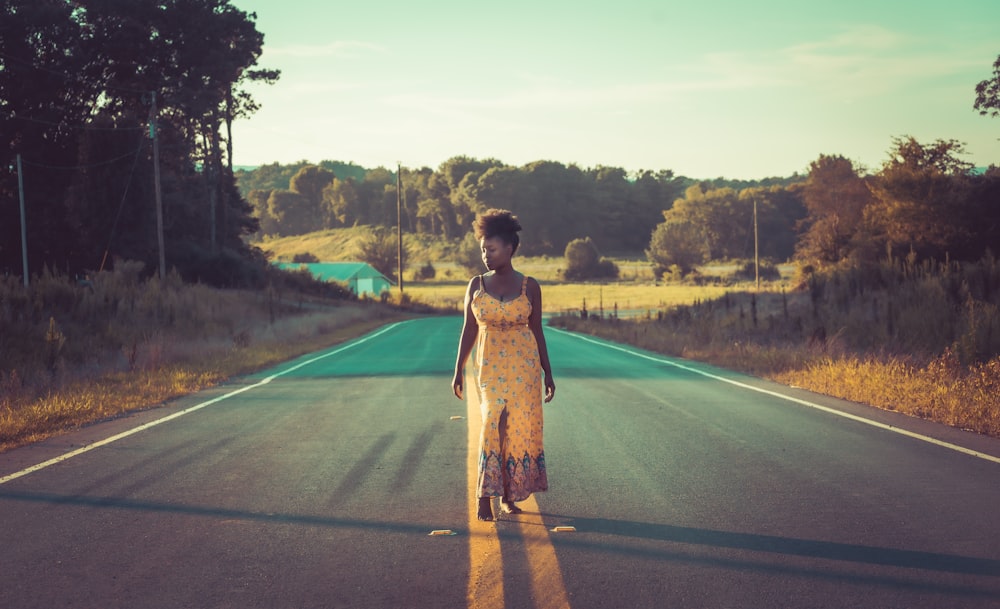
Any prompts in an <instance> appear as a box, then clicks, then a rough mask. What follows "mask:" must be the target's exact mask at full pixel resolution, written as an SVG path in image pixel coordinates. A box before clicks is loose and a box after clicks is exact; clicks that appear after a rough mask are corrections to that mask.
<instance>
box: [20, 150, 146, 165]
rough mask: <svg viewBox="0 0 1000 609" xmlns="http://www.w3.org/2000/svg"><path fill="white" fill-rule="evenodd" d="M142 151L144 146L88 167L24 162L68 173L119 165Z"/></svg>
mask: <svg viewBox="0 0 1000 609" xmlns="http://www.w3.org/2000/svg"><path fill="white" fill-rule="evenodd" d="M140 150H142V144H140V145H139V147H138V148H137V149H135V150H132V151H129V152H128V153H126V154H123V155H121V156H116V157H114V158H111V159H108V160H106V161H100V162H98V163H88V164H87V165H49V164H47V163H35V162H33V161H28V160H24V161H23V162H24V164H25V165H30V166H32V167H41V168H44V169H62V170H67V171H76V170H78V169H93V168H94V167H102V166H104V165H111V164H113V163H117V162H118V161H120V160H122V159H127V158H129V157H130V156H132V155H138V154H139V151H140Z"/></svg>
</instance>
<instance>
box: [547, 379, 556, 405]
mask: <svg viewBox="0 0 1000 609" xmlns="http://www.w3.org/2000/svg"><path fill="white" fill-rule="evenodd" d="M554 397H556V382H555V381H553V380H552V375H551V374H546V375H545V403H546V404H548V403H549V402H551V401H552V398H554Z"/></svg>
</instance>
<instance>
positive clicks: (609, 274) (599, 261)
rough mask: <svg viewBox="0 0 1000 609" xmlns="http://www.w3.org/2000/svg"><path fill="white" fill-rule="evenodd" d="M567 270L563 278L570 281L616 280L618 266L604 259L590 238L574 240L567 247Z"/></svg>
mask: <svg viewBox="0 0 1000 609" xmlns="http://www.w3.org/2000/svg"><path fill="white" fill-rule="evenodd" d="M565 256H566V270H565V271H563V277H565V278H566V279H569V280H581V279H615V278H617V277H618V265H616V264H615V263H614V262H612V261H611V260H608V259H607V258H602V257H601V255H600V253H599V252H598V251H597V246H596V245H595V244H594V242H593V240H591V238H590V237H585V238H583V239H574V240H572V241H570V242H569V243H568V244H567V245H566V253H565Z"/></svg>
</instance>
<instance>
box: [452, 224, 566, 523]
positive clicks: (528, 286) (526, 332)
mask: <svg viewBox="0 0 1000 609" xmlns="http://www.w3.org/2000/svg"><path fill="white" fill-rule="evenodd" d="M473 227H474V228H475V234H476V237H477V238H478V239H479V245H480V248H481V250H482V256H483V263H484V264H485V265H486V269H487V270H488V271H489V272H487V273H486V274H484V275H479V276H478V277H473V278H472V279H471V280H470V281H469V287H468V289H467V290H466V292H465V323H464V325H463V327H462V336H461V338H460V340H459V344H458V359H457V361H456V362H455V379H454V380H453V381H452V389H453V390H454V392H455V396H456V397H458V398H459V399H461V398H462V395H463V393H464V392H463V390H464V383H465V377H464V372H463V368H464V367H465V362H466V360H467V359H468V358H469V355H470V354H471V353H472V349H473V347H475V348H476V357H475V361H474V362H473V371H474V376H475V379H476V383H477V385H478V388H479V396H478V397H479V403H480V409H481V410H482V415H483V427H482V431H481V432H480V436H479V481H478V484H477V488H476V491H477V497H479V511H478V518H479V520H485V521H490V520H493V506H492V498H493V497H498V496H499V497H500V506H501V508H502V509H503V511H504V512H506V513H509V514H517V513H519V512H520V511H521V510H520V508H518V507H517V505H516V504H515V502H516V501H523V500H524V499H527V498H528V496H529V495H531V494H532V493H535V492H540V491H544V490H547V489H548V486H549V485H548V479H547V477H546V474H545V451H544V449H543V447H542V400H543V399H544V401H545V402H550V401H551V400H552V397H553V396H554V395H555V392H556V385H555V382H553V380H552V369H551V367H550V366H549V354H548V350H547V349H546V346H545V336H544V335H543V334H542V289H541V288H540V287H539V285H538V282H537V281H535V280H534V279H532V278H531V277H527V276H525V275H523V274H521V273H518V272H517V271H515V270H514V267H513V266H511V258H512V257H513V256H514V253H515V252H516V251H517V246H518V243H519V242H520V239H519V237H518V235H517V233H518V231H520V230H521V224H520V222H518V220H517V216H515V215H513V214H511V213H510V212H509V211H507V210H504V209H490V210H487V211H486V212H484V213H483V214H480V215H479V216H477V217H476V221H475V222H474V223H473ZM543 375H544V387H545V390H544V398H543V393H542V382H543V378H542V377H543Z"/></svg>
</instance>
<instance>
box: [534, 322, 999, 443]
mask: <svg viewBox="0 0 1000 609" xmlns="http://www.w3.org/2000/svg"><path fill="white" fill-rule="evenodd" d="M547 329H551V330H555V331H556V332H560V333H563V334H568V335H569V336H573V337H575V338H578V339H580V340H582V341H585V342H588V343H592V344H594V345H598V346H601V347H605V348H608V349H613V350H615V351H621V352H622V353H627V354H629V355H633V356H635V357H639V358H642V359H647V360H649V361H652V362H656V363H659V364H666V365H668V366H673V367H674V368H679V369H681V370H685V371H687V372H692V373H694V374H700V375H701V376H704V377H708V378H710V379H713V380H716V381H721V382H723V383H729V384H730V385H734V386H736V387H739V388H741V389H749V390H750V391H756V392H757V393H763V394H765V395H770V396H773V397H776V398H780V399H782V400H787V401H789V402H794V403H796V404H800V405H802V406H808V407H809V408H815V409H816V410H821V411H823V412H827V413H830V414H833V415H837V416H838V417H843V418H845V419H850V420H852V421H857V422H859V423H864V424H865V425H871V426H872V427H877V428H879V429H884V430H886V431H891V432H892V433H896V434H899V435H902V436H907V437H910V438H914V439H916V440H920V441H922V442H927V443H930V444H934V445H936V446H941V447H943V448H947V449H949V450H953V451H955V452H959V453H962V454H965V455H969V456H972V457H977V458H979V459H982V460H984V461H992V462H993V463H1000V457H994V456H993V455H988V454H986V453H981V452H979V451H976V450H972V449H971V448H965V447H964V446H959V445H957V444H952V443H950V442H945V441H944V440H938V439H937V438H932V437H930V436H925V435H922V434H918V433H916V432H912V431H908V430H906V429H903V428H901V427H893V426H892V425H887V424H885V423H880V422H878V421H872V420H871V419H866V418H864V417H860V416H858V415H855V414H851V413H849V412H843V411H840V410H836V409H834V408H829V407H827V406H822V405H820V404H816V403H815V402H810V401H808V400H801V399H799V398H794V397H791V396H788V395H784V394H781V393H778V392H776V391H771V390H769V389H762V388H760V387H754V386H753V385H747V384H746V383H741V382H739V381H735V380H733V379H728V378H725V377H722V376H719V375H717V374H712V373H710V372H705V371H704V370H699V369H697V368H693V367H691V366H685V365H684V364H681V363H679V362H676V361H673V360H669V359H666V358H663V357H655V356H652V355H647V354H645V353H639V352H638V351H633V350H632V349H628V348H625V347H620V346H618V345H615V344H612V343H607V342H603V341H599V340H595V339H593V338H590V337H589V336H584V335H581V334H576V333H575V332H568V331H566V330H561V329H559V328H553V327H551V326H549V327H548V328H547Z"/></svg>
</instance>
